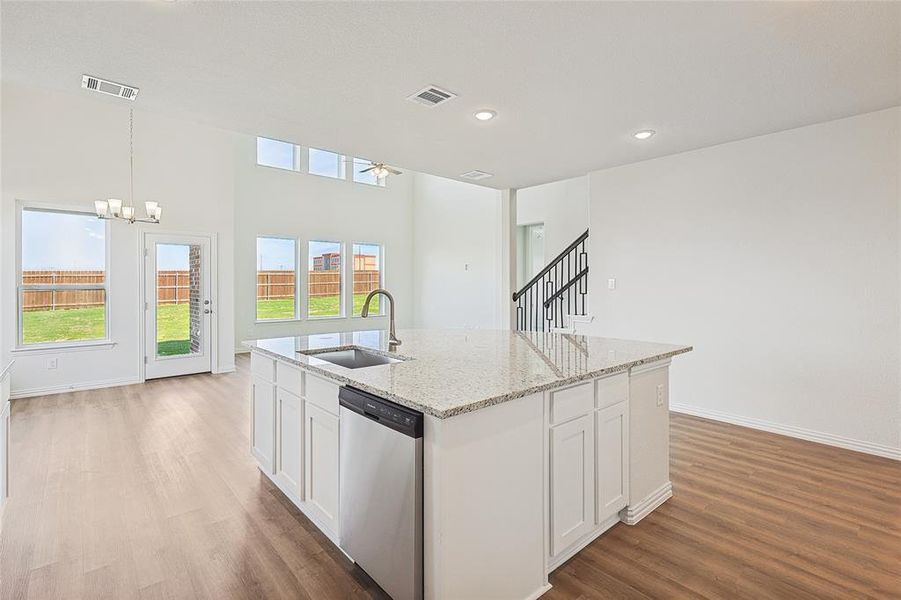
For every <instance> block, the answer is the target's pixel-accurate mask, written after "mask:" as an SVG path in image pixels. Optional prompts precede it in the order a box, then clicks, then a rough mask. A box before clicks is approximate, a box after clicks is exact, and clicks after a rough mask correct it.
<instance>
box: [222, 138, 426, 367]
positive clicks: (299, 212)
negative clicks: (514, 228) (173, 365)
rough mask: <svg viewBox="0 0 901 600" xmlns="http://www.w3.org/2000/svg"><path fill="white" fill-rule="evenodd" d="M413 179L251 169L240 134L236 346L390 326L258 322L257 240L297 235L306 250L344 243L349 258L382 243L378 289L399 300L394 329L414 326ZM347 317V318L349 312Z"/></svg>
mask: <svg viewBox="0 0 901 600" xmlns="http://www.w3.org/2000/svg"><path fill="white" fill-rule="evenodd" d="M301 141H302V140H301ZM414 177H415V175H414V174H413V173H411V172H409V171H407V172H405V173H404V174H402V175H394V176H391V177H389V178H388V182H387V186H386V187H384V188H382V187H375V186H370V185H365V184H361V183H353V182H352V181H348V180H336V179H329V178H326V177H320V176H317V175H310V174H307V173H297V172H293V171H285V170H281V169H274V168H268V167H260V166H258V165H257V164H256V138H255V137H252V136H242V137H241V139H240V142H239V144H238V156H237V168H236V180H235V181H236V206H235V243H236V249H237V252H236V255H235V283H236V287H235V301H236V311H235V316H236V318H237V325H236V327H237V335H236V340H235V341H236V343H237V344H238V348H237V349H238V350H239V351H244V350H246V348H243V347H241V341H243V340H250V339H257V338H266V337H276V336H280V335H299V334H305V333H317V332H318V333H321V332H331V331H348V330H353V329H387V327H388V319H387V316H384V317H370V318H367V319H365V320H364V319H361V318H359V317H354V318H350V317H347V318H341V319H337V318H336V319H331V318H329V319H313V320H303V321H293V322H269V323H266V322H260V323H257V322H256V267H257V265H256V238H257V236H258V235H274V236H284V237H293V238H299V239H300V243H301V245H302V246H303V247H304V250H305V249H306V244H307V242H309V241H311V240H325V241H342V242H344V243H345V252H347V253H348V255H349V253H350V251H351V244H353V242H371V243H380V244H383V246H384V281H383V285H384V287H385V288H386V289H387V290H388V291H390V292H391V293H392V295H393V296H394V299H395V300H396V302H397V307H396V310H397V325H398V327H409V326H410V325H411V324H412V322H413V301H412V286H413V282H412V278H411V268H412V259H411V255H412V248H411V244H412V236H411V226H412V218H413V213H412V187H413V178H414ZM304 256H305V255H304ZM302 285H303V282H302ZM345 285H350V282H345ZM347 312H348V315H349V313H350V308H349V307H348V308H347ZM385 314H386V315H387V310H386V312H385Z"/></svg>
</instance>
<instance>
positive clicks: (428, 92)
mask: <svg viewBox="0 0 901 600" xmlns="http://www.w3.org/2000/svg"><path fill="white" fill-rule="evenodd" d="M456 97H457V94H455V93H453V92H449V91H447V90H443V89H441V88H440V87H437V86H434V85H430V86H429V87H426V88H423V89H421V90H419V91H418V92H416V93H415V94H413V95H412V96H408V97H407V100H410V101H412V102H415V103H417V104H422V105H423V106H428V107H429V108H431V107H433V106H438V105H439V104H444V103H445V102H447V101H448V100H453V99H454V98H456Z"/></svg>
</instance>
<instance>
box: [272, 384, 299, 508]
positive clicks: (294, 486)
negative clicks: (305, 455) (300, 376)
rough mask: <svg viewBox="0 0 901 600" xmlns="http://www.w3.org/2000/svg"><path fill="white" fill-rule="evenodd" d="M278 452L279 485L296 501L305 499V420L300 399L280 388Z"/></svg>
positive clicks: (276, 470)
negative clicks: (303, 455)
mask: <svg viewBox="0 0 901 600" xmlns="http://www.w3.org/2000/svg"><path fill="white" fill-rule="evenodd" d="M276 393H277V398H278V414H277V423H278V436H277V437H276V440H277V446H278V452H277V454H276V466H275V476H276V478H277V479H278V482H279V485H281V486H282V488H283V489H284V490H286V492H288V494H289V495H291V494H293V495H294V499H295V501H299V500H301V499H302V498H303V493H302V486H301V482H302V479H301V465H302V464H303V463H302V462H301V448H302V446H303V444H302V443H301V435H302V432H303V419H302V418H301V414H300V398H299V397H298V396H295V395H294V394H292V393H291V392H289V391H287V390H284V389H282V388H278V391H277V392H276Z"/></svg>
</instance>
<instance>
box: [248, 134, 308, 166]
mask: <svg viewBox="0 0 901 600" xmlns="http://www.w3.org/2000/svg"><path fill="white" fill-rule="evenodd" d="M257 164H258V165H262V166H264V167H275V168H276V169H286V170H288V171H300V148H299V147H298V146H297V144H292V143H291V142H283V141H281V140H272V139H269V138H264V137H258V138H257Z"/></svg>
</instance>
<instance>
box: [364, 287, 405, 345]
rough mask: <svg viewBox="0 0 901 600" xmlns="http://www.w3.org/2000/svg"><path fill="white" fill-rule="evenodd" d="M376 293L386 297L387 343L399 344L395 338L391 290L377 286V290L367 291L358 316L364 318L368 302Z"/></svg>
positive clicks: (366, 313)
mask: <svg viewBox="0 0 901 600" xmlns="http://www.w3.org/2000/svg"><path fill="white" fill-rule="evenodd" d="M378 294H381V295H382V296H384V297H386V298H387V299H388V308H389V309H390V310H389V313H388V319H389V324H388V344H389V345H392V346H397V345H398V344H400V340H399V339H397V336H396V335H395V330H394V296H392V295H391V292H389V291H388V290H385V289H382V288H378V289H377V290H372V291H371V292H369V295H368V296H366V302H364V303H363V311H362V312H361V313H360V316H361V317H363V318H364V319H365V318H366V317H368V316H369V303H370V302H372V299H373V298H375V297H376V296H377V295H378Z"/></svg>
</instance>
